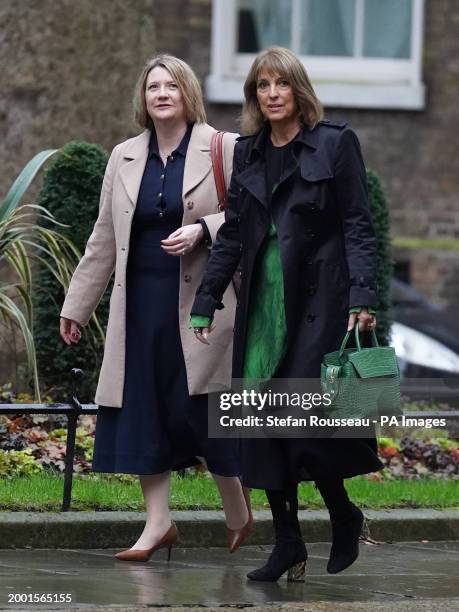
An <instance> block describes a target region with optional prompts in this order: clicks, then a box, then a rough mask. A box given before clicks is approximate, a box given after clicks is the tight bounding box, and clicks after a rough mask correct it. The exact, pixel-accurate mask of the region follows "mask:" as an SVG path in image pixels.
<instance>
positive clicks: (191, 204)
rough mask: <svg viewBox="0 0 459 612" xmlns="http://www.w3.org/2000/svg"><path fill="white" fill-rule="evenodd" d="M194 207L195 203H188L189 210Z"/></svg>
mask: <svg viewBox="0 0 459 612" xmlns="http://www.w3.org/2000/svg"><path fill="white" fill-rule="evenodd" d="M193 206H194V202H187V203H186V207H187V208H188V210H191V209H192V208H193Z"/></svg>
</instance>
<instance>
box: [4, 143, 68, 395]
mask: <svg viewBox="0 0 459 612" xmlns="http://www.w3.org/2000/svg"><path fill="white" fill-rule="evenodd" d="M55 153H56V150H48V151H42V152H41V153H38V154H37V155H36V156H35V157H34V158H33V159H32V160H30V161H29V163H28V164H27V165H26V166H25V167H24V168H23V170H22V171H21V173H20V174H19V176H18V177H17V179H16V180H15V181H14V183H13V185H12V186H11V188H10V190H9V191H8V194H7V195H6V197H5V199H4V201H3V202H2V203H1V204H0V263H1V262H5V263H6V264H7V266H8V269H7V274H8V277H10V276H11V277H12V278H14V279H15V280H13V281H12V282H2V283H1V284H0V316H1V317H2V319H3V324H4V326H6V327H7V328H8V327H9V328H10V329H11V330H13V333H14V332H15V331H16V330H17V329H18V330H19V332H20V334H21V336H22V338H23V340H24V344H25V349H26V353H27V360H28V367H29V371H30V373H31V375H32V378H33V388H34V395H35V397H36V398H37V399H38V401H40V389H39V381H38V371H37V361H36V349H35V341H34V335H33V306H32V293H33V283H32V264H33V262H40V264H41V265H43V266H44V267H45V268H46V269H48V270H49V273H50V274H51V275H52V276H53V277H54V278H55V279H56V281H57V282H59V283H60V284H61V285H63V286H67V285H68V281H69V278H70V273H71V270H72V269H73V267H74V262H75V260H77V259H78V256H79V253H78V251H76V249H75V247H74V246H73V243H72V242H71V241H70V240H69V239H68V238H65V237H64V236H62V235H61V234H60V233H59V231H58V230H57V229H55V228H56V226H57V227H63V225H62V223H59V222H58V221H57V220H56V219H55V217H54V216H53V215H52V214H51V213H50V212H49V211H48V210H47V209H46V208H44V207H43V206H40V205H36V204H21V201H22V199H23V197H24V194H25V192H26V190H27V188H28V187H29V185H30V184H31V182H32V181H33V179H34V177H35V176H36V174H37V172H38V171H39V170H40V168H41V166H42V165H43V164H44V162H45V161H46V160H47V159H49V157H51V156H52V155H54V154H55ZM37 219H38V220H40V219H46V223H47V227H43V226H40V225H38V224H37V222H36V221H37Z"/></svg>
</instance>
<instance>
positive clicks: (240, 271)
mask: <svg viewBox="0 0 459 612" xmlns="http://www.w3.org/2000/svg"><path fill="white" fill-rule="evenodd" d="M239 278H242V270H239Z"/></svg>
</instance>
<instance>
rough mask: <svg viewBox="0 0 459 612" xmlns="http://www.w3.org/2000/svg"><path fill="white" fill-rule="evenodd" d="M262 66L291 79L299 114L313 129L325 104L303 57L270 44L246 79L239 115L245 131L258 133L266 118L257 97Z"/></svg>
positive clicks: (259, 56)
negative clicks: (307, 70) (320, 99)
mask: <svg viewBox="0 0 459 612" xmlns="http://www.w3.org/2000/svg"><path fill="white" fill-rule="evenodd" d="M262 70H266V71H267V72H268V73H270V74H278V75H279V76H280V77H284V78H286V79H287V80H288V82H289V83H290V85H291V87H292V90H293V94H294V96H295V99H296V103H297V105H298V108H299V117H298V118H299V120H300V123H301V124H302V125H305V126H307V127H309V128H310V129H312V128H313V127H315V126H316V125H317V123H318V122H319V121H321V120H322V119H323V117H324V110H323V106H322V104H321V102H320V101H319V99H318V98H317V96H316V93H315V91H314V89H313V87H312V85H311V81H310V80H309V77H308V74H307V72H306V69H305V67H304V66H303V64H302V62H301V61H300V59H299V58H298V57H297V56H296V55H295V54H294V53H293V52H292V51H290V50H289V49H285V48H284V47H269V48H268V49H265V50H264V51H261V52H260V53H259V54H258V55H257V56H256V58H255V59H254V61H253V64H252V66H251V68H250V70H249V74H248V75H247V78H246V80H245V83H244V96H245V101H244V104H243V107H242V114H241V118H240V124H241V129H242V132H243V133H245V134H255V133H256V132H258V131H259V130H260V129H261V128H262V127H263V125H264V124H265V122H266V119H265V117H264V116H263V114H262V112H261V110H260V107H259V105H258V100H257V81H258V78H259V76H260V72H261V71H262Z"/></svg>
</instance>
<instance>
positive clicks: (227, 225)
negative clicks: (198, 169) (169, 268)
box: [191, 146, 241, 318]
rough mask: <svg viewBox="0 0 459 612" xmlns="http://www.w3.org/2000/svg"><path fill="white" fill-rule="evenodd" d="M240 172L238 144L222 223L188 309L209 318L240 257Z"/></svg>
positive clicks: (192, 312)
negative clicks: (238, 175)
mask: <svg viewBox="0 0 459 612" xmlns="http://www.w3.org/2000/svg"><path fill="white" fill-rule="evenodd" d="M239 171H240V162H239V153H238V147H237V146H236V148H235V150H234V161H233V173H232V177H231V182H230V186H229V189H228V194H227V199H226V205H225V213H224V214H225V222H224V223H223V224H222V225H221V226H220V229H219V230H218V233H217V236H216V240H215V243H214V245H213V247H212V251H211V254H210V257H209V261H208V263H207V266H206V270H205V272H204V276H203V279H202V282H201V285H200V286H199V288H198V290H197V292H196V297H195V300H194V303H193V307H192V309H191V314H193V315H202V316H208V317H211V318H212V317H213V316H214V312H215V310H221V309H222V308H223V307H224V306H223V304H222V297H223V294H224V292H225V290H226V288H227V287H228V285H229V283H230V282H231V279H232V278H233V274H234V272H235V271H236V268H237V265H238V263H239V260H240V258H241V249H240V244H241V239H240V230H239V213H238V210H239V184H238V182H237V178H236V177H237V174H238V172H239Z"/></svg>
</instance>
